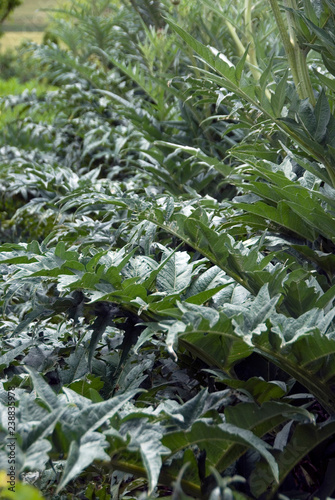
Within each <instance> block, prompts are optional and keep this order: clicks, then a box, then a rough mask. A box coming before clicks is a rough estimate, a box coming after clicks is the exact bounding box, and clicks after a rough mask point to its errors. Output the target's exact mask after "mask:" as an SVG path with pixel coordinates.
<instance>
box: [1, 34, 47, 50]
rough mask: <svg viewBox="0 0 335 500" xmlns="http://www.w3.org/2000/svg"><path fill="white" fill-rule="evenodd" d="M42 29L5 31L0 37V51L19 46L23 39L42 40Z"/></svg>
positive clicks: (37, 41)
mask: <svg viewBox="0 0 335 500" xmlns="http://www.w3.org/2000/svg"><path fill="white" fill-rule="evenodd" d="M43 35H44V32H43V31H7V32H6V33H5V34H4V35H3V36H2V37H1V38H0V52H6V50H9V49H15V48H16V47H19V46H20V45H21V44H22V42H24V41H25V40H30V41H31V42H36V43H41V42H42V40H43Z"/></svg>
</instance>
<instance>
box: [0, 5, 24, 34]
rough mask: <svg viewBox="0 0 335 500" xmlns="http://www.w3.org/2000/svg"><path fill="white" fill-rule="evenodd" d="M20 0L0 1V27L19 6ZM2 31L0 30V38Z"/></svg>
mask: <svg viewBox="0 0 335 500" xmlns="http://www.w3.org/2000/svg"><path fill="white" fill-rule="evenodd" d="M21 3H22V0H2V2H1V4H0V26H1V25H2V24H3V23H4V22H5V21H6V19H7V18H8V16H9V15H10V14H11V12H13V10H14V9H15V8H16V7H18V6H19V5H21ZM2 33H3V32H2V30H1V29H0V36H1V35H2Z"/></svg>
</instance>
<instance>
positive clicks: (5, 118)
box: [0, 78, 57, 130]
mask: <svg viewBox="0 0 335 500" xmlns="http://www.w3.org/2000/svg"><path fill="white" fill-rule="evenodd" d="M26 89H28V90H33V89H35V90H36V93H37V95H41V94H43V93H44V92H46V91H47V90H56V89H57V87H53V86H51V85H48V84H45V83H43V82H40V81H38V80H30V81H29V82H26V83H20V82H19V81H18V79H17V78H10V79H9V80H1V79H0V98H1V97H4V96H6V95H13V94H21V93H22V92H23V91H24V90H26ZM23 108H24V106H23V105H22V106H16V107H15V108H14V109H13V110H12V109H5V108H4V107H3V106H1V105H0V130H1V129H2V128H3V127H4V126H5V125H7V124H9V123H10V122H13V121H15V120H17V119H18V118H23V117H24V116H26V115H27V114H29V111H28V112H23ZM34 118H35V120H36V119H37V118H38V119H40V120H43V121H50V122H51V120H52V118H53V113H52V111H51V112H50V113H49V114H48V115H46V114H45V113H39V114H38V113H35V114H34Z"/></svg>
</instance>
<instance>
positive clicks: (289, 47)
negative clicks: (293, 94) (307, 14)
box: [269, 0, 316, 106]
mask: <svg viewBox="0 0 335 500" xmlns="http://www.w3.org/2000/svg"><path fill="white" fill-rule="evenodd" d="M269 2H270V5H271V9H272V12H273V15H274V18H275V21H276V24H277V27H278V30H279V34H280V38H281V40H282V43H283V45H284V49H285V52H286V56H287V59H288V63H289V66H290V68H291V71H292V77H293V81H294V84H295V86H296V89H297V92H298V95H299V97H300V99H309V100H310V103H311V104H312V105H313V106H315V104H316V101H315V97H314V93H313V88H312V84H311V81H310V78H309V72H308V67H307V62H306V56H305V54H304V52H303V51H302V50H301V48H300V47H299V44H298V42H297V38H296V34H295V30H296V23H295V19H294V15H293V13H292V12H290V11H288V12H287V15H286V18H287V26H285V23H284V20H283V17H282V15H281V12H280V9H279V5H278V2H277V0H269ZM285 5H286V7H287V8H290V9H297V4H296V2H295V0H285Z"/></svg>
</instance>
